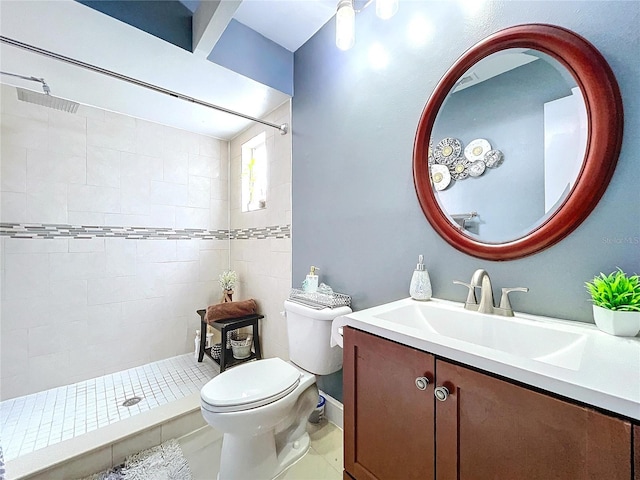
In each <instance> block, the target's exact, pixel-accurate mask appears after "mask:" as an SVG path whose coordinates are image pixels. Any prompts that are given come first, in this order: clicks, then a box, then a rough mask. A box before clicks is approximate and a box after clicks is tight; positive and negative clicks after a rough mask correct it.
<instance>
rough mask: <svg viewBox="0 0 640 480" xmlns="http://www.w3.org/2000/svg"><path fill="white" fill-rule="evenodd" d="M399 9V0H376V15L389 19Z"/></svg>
mask: <svg viewBox="0 0 640 480" xmlns="http://www.w3.org/2000/svg"><path fill="white" fill-rule="evenodd" d="M397 11H398V0H376V15H377V16H378V17H379V18H381V19H383V20H389V19H390V18H391V17H393V16H394V15H395V14H396V12H397Z"/></svg>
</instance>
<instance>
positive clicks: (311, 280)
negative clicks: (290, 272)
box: [302, 265, 320, 293]
mask: <svg viewBox="0 0 640 480" xmlns="http://www.w3.org/2000/svg"><path fill="white" fill-rule="evenodd" d="M317 270H320V269H319V268H318V267H314V266H313V265H311V268H310V270H309V275H307V278H306V279H305V280H304V282H303V283H302V289H303V290H304V291H305V292H308V293H315V292H317V291H318V275H317V274H316V271H317Z"/></svg>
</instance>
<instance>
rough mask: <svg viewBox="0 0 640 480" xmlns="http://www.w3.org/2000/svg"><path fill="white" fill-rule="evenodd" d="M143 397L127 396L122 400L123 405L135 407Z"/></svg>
mask: <svg viewBox="0 0 640 480" xmlns="http://www.w3.org/2000/svg"><path fill="white" fill-rule="evenodd" d="M140 400H142V398H140V397H131V398H127V399H126V400H125V401H124V402H122V406H123V407H133V406H134V405H135V404H136V403H138V402H140Z"/></svg>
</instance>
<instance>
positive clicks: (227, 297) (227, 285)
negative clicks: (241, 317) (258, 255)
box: [218, 270, 238, 303]
mask: <svg viewBox="0 0 640 480" xmlns="http://www.w3.org/2000/svg"><path fill="white" fill-rule="evenodd" d="M237 281H238V274H237V273H236V272H235V270H225V271H224V272H222V273H221V274H220V276H219V277H218V283H219V284H220V288H222V303H224V302H230V301H231V300H232V295H233V289H234V288H235V286H236V282H237Z"/></svg>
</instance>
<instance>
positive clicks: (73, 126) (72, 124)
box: [47, 110, 87, 156]
mask: <svg viewBox="0 0 640 480" xmlns="http://www.w3.org/2000/svg"><path fill="white" fill-rule="evenodd" d="M47 140H48V142H47V146H48V150H49V151H50V152H60V153H67V154H71V155H81V156H85V155H86V153H87V119H86V118H85V117H83V116H81V115H71V114H69V113H67V112H58V111H56V110H51V111H50V112H49V130H48V135H47Z"/></svg>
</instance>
